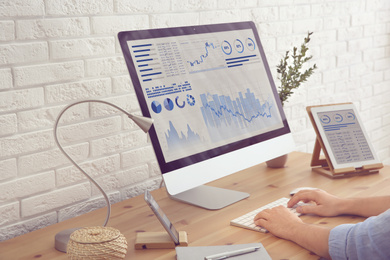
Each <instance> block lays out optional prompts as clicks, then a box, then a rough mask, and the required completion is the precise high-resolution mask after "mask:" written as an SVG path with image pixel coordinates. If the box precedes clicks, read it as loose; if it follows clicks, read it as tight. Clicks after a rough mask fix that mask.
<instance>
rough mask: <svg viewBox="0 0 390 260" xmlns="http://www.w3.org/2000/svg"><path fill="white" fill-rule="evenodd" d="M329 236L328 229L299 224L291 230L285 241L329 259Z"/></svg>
mask: <svg viewBox="0 0 390 260" xmlns="http://www.w3.org/2000/svg"><path fill="white" fill-rule="evenodd" d="M329 234H330V228H327V227H322V226H318V225H312V224H305V223H299V224H297V225H296V226H295V227H293V228H292V229H291V232H289V234H288V235H287V236H286V239H288V240H291V241H293V242H295V243H297V244H298V245H300V246H302V247H304V248H306V249H307V250H310V251H312V252H314V253H315V254H317V255H318V256H321V257H324V258H326V259H330V255H329V245H328V240H329Z"/></svg>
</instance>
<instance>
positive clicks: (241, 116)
mask: <svg viewBox="0 0 390 260" xmlns="http://www.w3.org/2000/svg"><path fill="white" fill-rule="evenodd" d="M200 99H201V102H202V107H201V111H202V115H203V120H204V122H205V124H206V126H207V129H208V132H209V134H210V137H211V139H212V141H220V140H221V139H225V138H232V137H236V136H239V135H242V134H247V133H248V132H252V131H258V130H262V129H264V130H265V129H269V128H272V127H274V126H275V125H278V124H280V120H279V117H278V116H277V110H276V108H275V105H274V104H273V103H272V102H270V101H268V100H266V101H264V102H263V103H261V102H260V100H259V99H257V98H256V97H255V95H254V94H253V93H252V92H251V91H250V90H249V89H247V92H245V93H242V92H238V97H236V98H231V97H229V96H224V95H216V94H215V95H210V94H201V95H200Z"/></svg>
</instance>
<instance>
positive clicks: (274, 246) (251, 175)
mask: <svg viewBox="0 0 390 260" xmlns="http://www.w3.org/2000/svg"><path fill="white" fill-rule="evenodd" d="M310 159H311V155H310V154H306V153H299V152H293V153H291V154H290V155H289V159H288V162H287V167H285V168H281V169H271V168H267V167H266V166H265V164H259V165H257V166H254V167H252V168H250V169H247V170H244V171H241V172H238V173H235V174H232V175H230V176H228V177H225V178H222V179H220V180H218V181H215V182H213V183H211V184H210V185H212V186H216V187H222V188H228V189H234V190H238V191H244V192H249V193H250V194H251V195H250V197H249V198H247V199H245V200H242V201H240V202H238V203H235V204H233V205H230V206H228V207H226V208H224V209H221V210H217V211H209V210H206V209H202V208H198V207H194V206H191V205H187V204H184V203H181V202H177V201H173V200H171V199H169V198H168V197H167V194H166V192H165V189H164V188H162V189H158V190H155V191H153V192H152V194H153V196H154V197H155V199H156V200H157V202H158V203H159V204H160V206H161V208H162V209H163V211H164V212H165V213H166V215H167V216H168V217H169V219H170V220H171V221H172V222H173V224H174V225H175V227H176V229H178V230H184V231H186V232H187V234H188V240H189V246H207V245H227V244H244V243H256V242H260V243H262V244H263V245H264V246H265V248H266V250H267V251H268V253H269V255H270V256H271V257H272V259H318V256H316V255H314V254H312V253H311V252H309V251H307V250H305V249H303V248H301V247H300V246H298V245H296V244H294V243H292V242H290V241H286V240H283V239H278V238H276V237H274V236H273V235H271V234H269V233H267V234H263V233H259V232H255V231H250V230H245V229H242V228H238V227H233V226H230V224H229V223H230V220H231V219H234V218H236V217H238V216H240V215H242V214H244V213H247V212H249V211H251V210H253V209H256V208H258V207H260V206H262V205H265V204H267V203H269V202H271V201H274V200H276V199H278V198H281V197H288V196H289V191H290V190H292V189H294V188H296V187H303V186H310V187H317V188H321V189H324V190H326V191H328V192H330V193H332V194H335V195H338V196H340V197H356V196H377V195H389V191H388V188H389V186H390V166H385V168H383V169H381V170H380V172H379V173H378V174H371V175H366V176H355V177H351V178H344V179H330V178H328V177H325V176H323V175H320V174H317V173H315V172H312V170H311V168H310ZM105 214H106V208H102V209H99V210H96V211H93V212H90V213H87V214H84V215H82V216H79V217H76V218H73V219H70V220H67V221H63V222H61V223H58V224H55V225H51V226H48V227H46V228H43V229H40V230H37V231H33V232H30V233H28V234H25V235H22V236H19V237H16V238H13V239H10V240H7V241H3V242H1V243H0V259H67V256H66V254H65V253H61V252H58V251H56V250H55V249H54V236H55V234H56V233H57V232H59V231H62V230H64V229H68V228H74V227H80V226H95V225H101V224H102V222H104V219H105ZM301 218H302V219H303V221H305V222H307V223H316V224H319V225H324V226H329V227H335V226H337V225H339V224H343V223H357V222H360V221H362V220H363V218H360V217H356V216H340V217H333V218H324V217H317V216H302V217H301ZM108 226H111V227H114V228H117V229H119V230H120V231H121V232H122V233H123V234H124V235H125V237H126V238H127V242H128V253H127V255H126V259H176V258H175V256H176V253H175V250H174V249H148V250H134V241H135V235H136V232H143V231H152V232H156V231H164V230H163V228H162V226H161V225H160V223H159V222H158V220H157V218H156V217H155V216H154V215H153V213H152V211H151V210H150V209H149V207H148V206H147V205H146V203H145V202H144V200H143V196H137V197H135V198H131V199H128V200H125V201H122V202H119V203H116V204H114V205H113V206H112V214H111V218H110V221H109V223H108Z"/></svg>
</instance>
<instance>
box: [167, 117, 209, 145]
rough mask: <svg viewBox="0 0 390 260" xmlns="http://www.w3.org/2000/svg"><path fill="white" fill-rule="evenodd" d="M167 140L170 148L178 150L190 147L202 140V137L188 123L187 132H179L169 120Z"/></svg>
mask: <svg viewBox="0 0 390 260" xmlns="http://www.w3.org/2000/svg"><path fill="white" fill-rule="evenodd" d="M165 138H166V140H167V145H168V150H170V151H176V152H177V151H178V150H180V149H188V147H191V146H193V145H197V144H199V143H200V142H201V139H200V137H199V135H198V134H197V133H195V132H194V131H193V130H192V129H191V127H190V126H189V125H188V124H187V132H186V133H183V132H180V133H179V132H178V131H177V130H176V128H175V127H174V125H173V123H172V122H171V121H169V129H168V131H167V133H165Z"/></svg>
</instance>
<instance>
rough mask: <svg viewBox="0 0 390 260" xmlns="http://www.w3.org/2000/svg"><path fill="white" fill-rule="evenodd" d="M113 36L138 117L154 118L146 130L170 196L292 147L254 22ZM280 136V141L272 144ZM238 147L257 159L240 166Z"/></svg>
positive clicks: (241, 155) (135, 32) (279, 153)
mask: <svg viewBox="0 0 390 260" xmlns="http://www.w3.org/2000/svg"><path fill="white" fill-rule="evenodd" d="M118 37H119V40H120V44H121V48H122V51H123V54H124V57H125V60H126V64H127V67H128V70H129V73H130V76H131V79H132V82H133V85H134V88H135V91H136V95H137V98H138V100H139V103H140V107H141V111H142V114H143V115H144V116H146V117H151V118H153V119H154V126H153V127H152V129H151V130H150V131H149V134H150V137H151V141H152V145H153V148H154V151H155V153H156V157H157V160H158V164H159V166H160V169H161V172H162V174H163V177H164V181H165V183H166V186H167V190H168V192H169V193H170V194H177V193H180V192H182V191H185V190H188V189H190V188H193V187H194V186H196V185H202V184H204V183H206V182H209V181H211V180H215V179H218V178H221V177H223V176H225V175H227V174H231V173H233V172H235V171H238V170H241V169H243V168H247V167H250V166H253V165H255V164H258V163H261V162H264V161H265V160H268V159H272V158H274V157H276V156H279V155H282V154H286V153H288V152H290V151H291V150H292V147H293V146H294V145H293V141H292V138H291V134H290V130H289V127H288V124H287V120H286V118H285V115H284V113H283V109H282V106H281V103H280V100H279V96H278V93H277V90H276V88H275V85H274V82H273V80H272V76H271V72H270V70H269V67H268V63H267V61H266V57H265V54H264V50H263V48H262V46H261V43H260V39H259V36H258V34H257V30H256V27H255V25H254V23H253V22H239V23H228V24H213V25H199V26H187V27H177V28H165V29H150V30H141V31H127V32H120V33H119V35H118ZM280 137H281V138H282V139H280V140H279V142H281V143H278V142H277V141H276V142H271V140H273V139H275V138H280ZM259 144H263V145H268V146H269V147H268V146H264V147H262V146H261V145H260V146H259ZM278 146H281V147H278ZM259 149H260V152H259ZM240 151H241V152H243V151H246V153H248V152H250V153H252V154H251V156H252V157H254V158H253V159H250V158H249V159H248V162H247V163H246V162H245V163H241V162H239V161H245V160H246V157H245V156H246V155H245V154H240ZM253 153H254V154H253ZM256 153H258V154H257V156H256ZM243 156H244V157H243ZM252 160H253V161H252ZM214 161H215V162H214ZM231 163H233V164H234V165H233V166H232V167H230V166H228V165H229V164H231ZM225 164H226V165H227V166H226V167H225V166H224V165H225ZM242 164H244V166H242ZM171 173H172V174H171ZM170 182H173V183H174V184H172V185H171V184H170Z"/></svg>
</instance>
